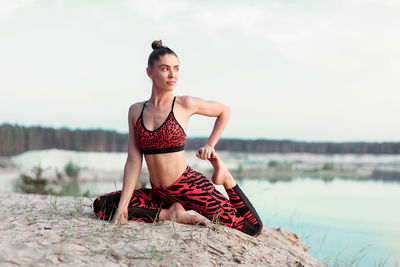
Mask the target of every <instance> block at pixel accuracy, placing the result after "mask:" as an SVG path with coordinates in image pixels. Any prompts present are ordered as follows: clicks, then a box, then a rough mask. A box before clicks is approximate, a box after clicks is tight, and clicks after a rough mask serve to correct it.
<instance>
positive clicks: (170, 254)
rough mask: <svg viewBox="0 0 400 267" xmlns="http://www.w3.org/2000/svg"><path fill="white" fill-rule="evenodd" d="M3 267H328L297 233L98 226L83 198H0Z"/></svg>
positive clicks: (163, 225) (166, 224)
mask: <svg viewBox="0 0 400 267" xmlns="http://www.w3.org/2000/svg"><path fill="white" fill-rule="evenodd" d="M0 214H1V220H0V236H1V238H0V251H2V253H1V255H0V263H2V266H14V265H21V266H51V265H55V264H59V265H67V266H73V265H75V266H97V265H99V264H101V265H104V266H129V265H135V266H148V265H156V266H215V265H221V266H236V265H238V264H243V265H263V266H326V265H325V264H323V263H321V262H319V261H317V260H316V259H314V258H313V257H311V256H310V255H308V254H307V253H306V252H304V251H305V250H306V247H305V245H304V244H303V243H302V242H301V241H300V240H299V239H298V237H297V236H296V235H295V234H292V233H289V232H286V231H284V230H281V229H274V228H271V227H268V226H266V227H265V228H264V230H263V232H262V234H261V235H260V236H259V237H258V238H253V237H250V236H247V235H245V234H243V233H241V232H239V231H236V230H233V229H230V228H228V227H225V226H214V227H212V228H211V227H201V226H192V225H182V224H178V223H173V222H160V223H156V224H148V223H141V222H130V223H129V224H128V225H126V226H114V225H112V224H110V223H108V222H104V221H101V220H98V219H97V218H96V217H95V216H94V214H93V212H92V202H91V200H89V199H86V198H85V199H83V198H73V197H57V198H56V197H54V196H40V195H24V194H17V193H2V194H1V195H0Z"/></svg>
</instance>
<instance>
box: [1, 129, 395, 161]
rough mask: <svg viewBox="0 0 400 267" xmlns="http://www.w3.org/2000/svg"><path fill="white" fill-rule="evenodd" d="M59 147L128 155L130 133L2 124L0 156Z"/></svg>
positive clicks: (262, 148)
mask: <svg viewBox="0 0 400 267" xmlns="http://www.w3.org/2000/svg"><path fill="white" fill-rule="evenodd" d="M206 140H207V139H206V138H188V140H187V143H186V147H185V149H186V150H195V149H198V148H199V147H201V146H203V145H204V144H205V142H206ZM50 148H58V149H65V150H76V151H101V152H126V151H127V149H128V134H125V133H118V132H116V131H111V130H102V129H90V130H80V129H78V130H71V129H68V128H61V129H54V128H48V127H40V126H34V127H24V126H19V125H12V124H8V123H6V124H2V125H0V156H12V155H17V154H20V153H23V152H25V151H28V150H41V149H50ZM216 149H217V150H227V151H235V152H259V153H316V154H345V153H352V154H366V153H368V154H400V142H383V143H371V142H345V143H334V142H299V141H291V140H267V139H258V140H248V139H227V138H222V139H221V140H220V141H219V143H218V144H217V146H216Z"/></svg>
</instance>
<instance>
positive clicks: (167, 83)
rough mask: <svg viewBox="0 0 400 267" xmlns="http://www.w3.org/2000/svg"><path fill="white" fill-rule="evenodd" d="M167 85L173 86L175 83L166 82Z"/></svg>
mask: <svg viewBox="0 0 400 267" xmlns="http://www.w3.org/2000/svg"><path fill="white" fill-rule="evenodd" d="M167 84H169V85H174V84H176V82H167Z"/></svg>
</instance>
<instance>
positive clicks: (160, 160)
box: [145, 151, 187, 188]
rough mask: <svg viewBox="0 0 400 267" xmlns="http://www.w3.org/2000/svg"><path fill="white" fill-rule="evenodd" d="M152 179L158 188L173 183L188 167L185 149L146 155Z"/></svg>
mask: <svg viewBox="0 0 400 267" xmlns="http://www.w3.org/2000/svg"><path fill="white" fill-rule="evenodd" d="M145 159H146V164H147V168H148V169H149V174H150V181H151V183H152V184H153V185H154V186H156V187H158V188H165V187H168V186H170V185H172V184H173V183H174V182H175V181H176V180H178V179H179V177H181V175H182V174H183V173H184V171H185V170H186V167H187V163H186V160H185V154H184V151H179V152H172V153H165V154H154V155H145Z"/></svg>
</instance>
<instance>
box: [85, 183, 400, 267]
mask: <svg viewBox="0 0 400 267" xmlns="http://www.w3.org/2000/svg"><path fill="white" fill-rule="evenodd" d="M238 182H239V184H240V186H241V188H242V190H243V191H244V192H245V193H246V195H247V196H248V197H249V199H250V201H251V202H252V203H253V205H254V206H255V208H256V209H257V211H258V212H259V215H260V217H261V219H262V220H263V222H264V224H267V225H270V226H273V227H282V228H283V229H286V230H289V231H291V232H294V233H296V234H298V235H299V237H300V239H301V240H302V241H303V242H304V243H306V244H307V246H308V247H309V250H308V252H309V253H310V254H311V255H313V256H315V257H316V258H318V259H320V260H322V261H324V262H326V263H328V264H329V265H330V266H367V267H368V266H382V264H383V263H385V265H384V266H398V265H400V208H399V207H400V205H399V204H400V183H398V182H382V181H373V180H364V181H359V180H342V179H334V180H332V181H329V182H326V181H324V180H322V179H311V178H298V179H294V180H291V181H287V182H273V183H272V182H269V181H268V180H264V179H243V180H240V181H238ZM121 186H122V185H121V182H117V183H116V184H114V183H101V184H92V185H87V186H83V189H86V188H88V189H90V192H91V193H94V192H97V193H104V192H108V191H113V190H114V189H115V188H121ZM218 189H219V190H221V192H223V193H225V192H224V190H223V188H222V187H218Z"/></svg>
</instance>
